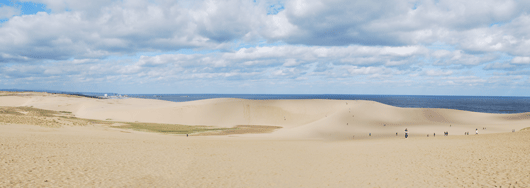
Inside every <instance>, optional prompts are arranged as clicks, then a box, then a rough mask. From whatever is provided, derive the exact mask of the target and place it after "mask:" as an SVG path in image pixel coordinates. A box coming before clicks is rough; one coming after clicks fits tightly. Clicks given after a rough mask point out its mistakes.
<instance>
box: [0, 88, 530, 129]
mask: <svg viewBox="0 0 530 188" xmlns="http://www.w3.org/2000/svg"><path fill="white" fill-rule="evenodd" d="M0 106H33V107H35V108H42V109H47V110H55V111H70V112H72V114H74V115H75V116H76V117H80V118H88V119H99V120H114V121H126V122H135V121H138V122H153V123H170V124H184V125H207V126H218V127H233V126H237V125H271V126H281V127H282V129H279V130H277V131H275V132H273V133H271V134H266V135H245V136H267V137H282V138H295V139H298V138H317V139H353V138H366V137H369V135H370V134H371V137H370V138H375V137H392V136H396V133H398V135H399V136H401V135H402V134H403V131H404V129H405V128H407V129H408V130H409V132H410V135H411V136H427V135H428V134H429V135H430V136H432V135H433V134H434V133H435V134H436V135H443V132H445V131H448V132H449V134H450V135H455V134H456V135H463V134H464V133H465V132H470V134H474V133H475V129H479V133H480V134H484V133H486V134H488V133H499V132H511V131H512V130H514V129H515V130H520V129H522V128H525V127H529V126H530V113H524V114H488V113H477V112H468V111H461V110H452V109H420V108H399V107H394V106H389V105H385V104H381V103H377V102H374V101H362V100H244V99H207V100H200V101H191V102H180V103H176V102H169V101H160V100H152V99H136V98H129V99H92V98H83V97H68V96H64V95H51V94H35V95H33V96H2V97H0ZM483 127H486V129H485V130H483Z"/></svg>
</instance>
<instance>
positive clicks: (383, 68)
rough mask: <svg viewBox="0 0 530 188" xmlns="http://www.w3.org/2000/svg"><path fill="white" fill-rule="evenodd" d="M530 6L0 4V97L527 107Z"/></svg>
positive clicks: (420, 1)
mask: <svg viewBox="0 0 530 188" xmlns="http://www.w3.org/2000/svg"><path fill="white" fill-rule="evenodd" d="M529 12H530V1H522V0H499V1H497V0H466V1H461V0H401V1H395V0H380V1H354V0H285V1H284V0H270V1H267V0H226V1H225V0H216V1H213V0H212V1H209V0H205V1H200V0H190V1H169V0H149V1H147V0H145V1H140V0H92V1H78V0H21V1H9V0H0V89H2V88H3V89H10V88H18V89H49V90H62V91H92V92H116V93H262V94H408V95H496V96H530V94H529V93H530V14H529Z"/></svg>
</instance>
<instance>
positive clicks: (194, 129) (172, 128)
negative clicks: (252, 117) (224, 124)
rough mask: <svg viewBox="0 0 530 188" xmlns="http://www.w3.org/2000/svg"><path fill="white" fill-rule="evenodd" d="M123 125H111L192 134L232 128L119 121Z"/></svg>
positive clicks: (138, 129) (149, 130)
mask: <svg viewBox="0 0 530 188" xmlns="http://www.w3.org/2000/svg"><path fill="white" fill-rule="evenodd" d="M120 123H122V124H125V125H121V126H112V127H115V128H122V129H133V130H137V131H148V132H159V133H168V134H193V133H199V132H205V131H225V130H230V129H232V128H215V127H209V126H189V125H179V124H158V123H139V122H134V123H129V122H120Z"/></svg>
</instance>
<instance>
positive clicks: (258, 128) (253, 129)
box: [197, 125, 282, 136]
mask: <svg viewBox="0 0 530 188" xmlns="http://www.w3.org/2000/svg"><path fill="white" fill-rule="evenodd" d="M279 128H282V127H279V126H266V125H238V126H236V127H234V128H232V129H226V130H220V131H209V132H204V133H199V134H197V135H199V136H209V135H231V134H256V133H270V132H272V131H274V130H276V129H279Z"/></svg>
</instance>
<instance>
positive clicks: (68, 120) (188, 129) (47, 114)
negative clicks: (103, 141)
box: [0, 107, 281, 136]
mask: <svg viewBox="0 0 530 188" xmlns="http://www.w3.org/2000/svg"><path fill="white" fill-rule="evenodd" d="M109 120H111V119H110V118H108V119H106V120H94V119H83V118H76V117H74V116H73V114H72V112H68V111H58V112H57V111H52V110H44V109H38V108H32V107H0V124H26V125H38V126H43V127H61V126H86V125H102V126H109V127H113V128H120V129H132V130H137V131H147V132H158V133H165V134H193V135H201V136H208V135H230V134H248V133H268V132H272V131H274V130H275V129H278V128H281V127H277V126H259V125H238V126H236V127H233V128H218V127H212V126H190V125H179V124H160V123H141V122H119V121H109ZM116 125H119V126H116Z"/></svg>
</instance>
